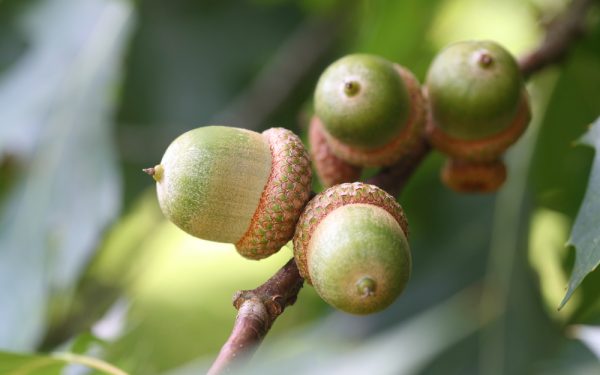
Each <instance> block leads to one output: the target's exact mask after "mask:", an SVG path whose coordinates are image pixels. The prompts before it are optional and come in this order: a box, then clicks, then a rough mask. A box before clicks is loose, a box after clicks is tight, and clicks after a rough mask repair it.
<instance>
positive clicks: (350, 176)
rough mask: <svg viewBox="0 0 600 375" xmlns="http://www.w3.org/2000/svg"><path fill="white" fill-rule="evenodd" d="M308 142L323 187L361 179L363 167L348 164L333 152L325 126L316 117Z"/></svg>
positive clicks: (310, 126)
mask: <svg viewBox="0 0 600 375" xmlns="http://www.w3.org/2000/svg"><path fill="white" fill-rule="evenodd" d="M308 140H309V144H310V157H311V160H312V162H313V165H314V167H315V171H316V172H317V176H318V177H319V180H320V181H321V183H322V184H323V186H325V187H330V186H333V185H337V184H341V183H344V182H353V181H357V180H358V179H359V178H360V175H361V172H362V168H361V167H357V166H354V165H351V164H348V163H347V162H346V161H344V160H342V159H340V158H338V157H337V156H335V154H334V153H333V152H332V151H331V147H329V144H328V143H327V139H326V138H325V132H324V131H323V124H321V120H319V118H318V117H316V116H313V118H312V120H311V121H310V125H309V128H308Z"/></svg>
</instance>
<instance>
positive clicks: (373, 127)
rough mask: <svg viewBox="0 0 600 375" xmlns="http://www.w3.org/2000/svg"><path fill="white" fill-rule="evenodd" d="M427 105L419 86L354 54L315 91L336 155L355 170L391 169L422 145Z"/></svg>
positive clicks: (401, 71)
mask: <svg viewBox="0 0 600 375" xmlns="http://www.w3.org/2000/svg"><path fill="white" fill-rule="evenodd" d="M424 109H425V104H424V100H423V96H422V94H421V88H420V86H419V82H418V81H417V79H416V78H415V77H414V75H413V74H412V73H411V72H410V71H409V70H407V69H406V68H404V67H402V66H400V65H398V64H394V63H392V62H390V61H388V60H386V59H384V58H382V57H378V56H374V55H368V54H354V55H348V56H346V57H343V58H341V59H339V60H337V61H336V62H334V63H333V64H331V65H330V66H329V67H328V68H327V69H326V70H325V71H324V72H323V74H322V75H321V77H320V78H319V82H318V84H317V88H316V90H315V115H316V116H317V117H318V118H319V119H320V120H321V122H322V123H323V128H324V130H325V136H326V138H327V141H328V144H329V145H330V147H331V150H332V151H333V153H334V154H335V155H336V156H338V157H339V158H340V159H342V160H345V161H347V162H348V163H350V164H352V165H356V166H364V167H379V166H389V165H392V164H394V163H395V162H396V161H398V160H399V159H400V158H401V157H402V156H403V155H404V154H405V153H406V152H407V150H410V149H411V147H413V146H415V145H416V144H418V142H419V140H420V138H421V136H422V134H423V129H424V120H425V111H424Z"/></svg>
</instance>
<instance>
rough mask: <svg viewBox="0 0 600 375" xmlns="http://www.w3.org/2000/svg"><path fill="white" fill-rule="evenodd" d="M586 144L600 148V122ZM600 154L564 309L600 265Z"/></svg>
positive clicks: (576, 238)
mask: <svg viewBox="0 0 600 375" xmlns="http://www.w3.org/2000/svg"><path fill="white" fill-rule="evenodd" d="M580 142H581V143H582V144H585V145H588V146H591V147H594V148H595V149H596V150H598V148H599V147H600V118H599V119H598V120H596V122H595V123H594V124H593V125H592V127H591V128H590V130H589V131H588V132H587V133H586V134H585V135H584V136H583V137H582V138H581V140H580ZM599 222H600V153H599V152H598V151H596V155H595V157H594V163H593V165H592V171H591V175H590V180H589V183H588V188H587V191H586V193H585V197H584V198H583V202H582V203H581V208H580V210H579V214H578V215H577V218H576V219H575V225H574V226H573V231H572V232H571V238H570V239H569V245H572V246H574V247H575V251H576V256H575V267H574V268H573V273H572V274H571V279H570V280H569V289H568V290H567V294H566V295H565V298H564V299H563V301H562V302H561V304H560V307H562V306H564V304H565V303H567V301H568V300H569V298H571V295H572V294H573V292H574V291H575V289H576V288H577V287H578V286H579V284H581V282H582V281H583V279H584V278H585V277H586V276H587V275H588V274H589V273H590V272H592V271H593V270H594V269H596V267H597V266H598V264H599V263H600V230H599V229H598V223H599Z"/></svg>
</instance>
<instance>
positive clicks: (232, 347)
mask: <svg viewBox="0 0 600 375" xmlns="http://www.w3.org/2000/svg"><path fill="white" fill-rule="evenodd" d="M303 284H304V279H302V277H300V273H299V272H298V267H296V262H294V259H290V260H289V261H288V262H287V263H286V265H285V266H283V267H282V268H281V269H280V270H279V271H278V272H277V273H276V274H275V275H273V276H272V277H271V278H270V279H269V280H267V281H266V282H265V283H264V284H263V285H261V286H259V287H258V288H256V289H254V290H244V291H239V292H237V293H236V295H235V296H234V297H233V305H234V306H235V308H236V309H237V310H238V315H237V318H236V320H235V324H234V326H233V331H232V332H231V335H230V336H229V339H228V340H227V342H226V343H225V345H223V347H222V348H221V351H220V352H219V356H218V357H217V359H216V360H215V362H214V363H213V365H212V367H211V368H210V370H209V371H208V374H210V375H216V374H221V373H223V372H225V371H226V370H227V369H228V368H229V367H230V365H231V364H232V363H233V361H234V360H235V359H236V358H239V357H240V356H241V355H243V356H250V355H252V353H253V352H254V350H256V347H257V345H258V344H260V342H261V341H262V339H263V338H264V337H265V335H266V334H267V332H269V329H270V328H271V325H273V322H274V321H275V319H277V317H278V316H279V315H281V313H282V312H283V310H285V308H286V307H287V306H290V305H293V304H294V302H296V297H297V296H298V292H299V291H300V289H301V288H302V285H303Z"/></svg>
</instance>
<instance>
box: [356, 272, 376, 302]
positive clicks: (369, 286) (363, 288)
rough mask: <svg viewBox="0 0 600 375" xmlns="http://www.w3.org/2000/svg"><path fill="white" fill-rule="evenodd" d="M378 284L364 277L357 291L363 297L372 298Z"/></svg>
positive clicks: (357, 284)
mask: <svg viewBox="0 0 600 375" xmlns="http://www.w3.org/2000/svg"><path fill="white" fill-rule="evenodd" d="M376 287H377V283H376V282H375V280H373V279H371V278H370V277H368V276H367V277H363V278H361V279H360V280H358V282H357V283H356V289H357V290H358V293H359V294H360V295H361V296H362V297H365V298H366V297H370V296H372V295H374V294H375V288H376Z"/></svg>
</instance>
